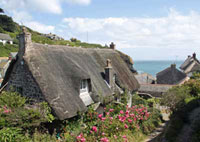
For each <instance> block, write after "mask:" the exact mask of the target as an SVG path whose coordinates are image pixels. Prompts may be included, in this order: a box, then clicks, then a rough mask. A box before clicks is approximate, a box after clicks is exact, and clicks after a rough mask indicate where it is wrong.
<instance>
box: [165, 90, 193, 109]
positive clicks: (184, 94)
mask: <svg viewBox="0 0 200 142" xmlns="http://www.w3.org/2000/svg"><path fill="white" fill-rule="evenodd" d="M189 92H190V90H189V88H188V87H187V86H176V87H173V88H172V89H170V90H169V91H168V92H167V93H165V94H164V96H163V98H162V99H161V104H162V105H164V106H168V107H169V108H170V109H171V110H172V111H176V110H178V109H180V108H181V107H183V106H184V105H185V99H186V98H189V97H191V96H190V93H189Z"/></svg>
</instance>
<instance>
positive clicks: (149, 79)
mask: <svg viewBox="0 0 200 142" xmlns="http://www.w3.org/2000/svg"><path fill="white" fill-rule="evenodd" d="M135 78H136V79H137V81H138V82H139V84H155V83H156V79H155V77H153V76H152V75H150V74H148V73H142V74H137V75H135Z"/></svg>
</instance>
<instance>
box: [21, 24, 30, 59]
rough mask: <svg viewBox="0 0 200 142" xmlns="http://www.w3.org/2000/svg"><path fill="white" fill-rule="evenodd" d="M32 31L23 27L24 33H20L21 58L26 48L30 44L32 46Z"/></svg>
mask: <svg viewBox="0 0 200 142" xmlns="http://www.w3.org/2000/svg"><path fill="white" fill-rule="evenodd" d="M31 43H32V41H31V33H29V32H28V31H27V29H26V27H22V33H21V34H20V35H19V53H18V56H19V58H21V59H22V58H23V56H24V53H25V50H26V48H27V47H28V46H31Z"/></svg>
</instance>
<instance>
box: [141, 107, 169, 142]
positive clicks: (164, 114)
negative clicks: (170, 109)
mask: <svg viewBox="0 0 200 142" xmlns="http://www.w3.org/2000/svg"><path fill="white" fill-rule="evenodd" d="M158 109H160V110H161V114H162V117H163V120H164V121H165V122H164V123H162V124H160V126H159V127H158V128H156V129H155V130H154V131H153V132H152V133H151V134H150V135H149V136H148V137H147V139H145V140H144V142H157V141H156V137H157V136H159V135H160V134H161V133H162V132H163V130H164V129H165V126H166V125H167V122H168V121H169V113H167V112H166V110H167V108H165V107H163V106H159V108H158Z"/></svg>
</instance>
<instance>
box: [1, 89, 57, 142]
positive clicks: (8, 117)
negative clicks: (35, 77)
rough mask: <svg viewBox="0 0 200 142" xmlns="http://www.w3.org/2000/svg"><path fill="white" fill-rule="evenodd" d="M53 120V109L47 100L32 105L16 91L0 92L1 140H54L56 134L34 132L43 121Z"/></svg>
mask: <svg viewBox="0 0 200 142" xmlns="http://www.w3.org/2000/svg"><path fill="white" fill-rule="evenodd" d="M53 120H54V117H53V115H52V114H51V109H50V107H49V106H48V104H47V103H46V102H41V103H34V104H33V105H32V104H29V100H27V99H26V98H24V97H22V96H20V94H18V93H16V92H12V91H10V92H2V93H1V94H0V141H2V142H20V141H23V142H26V141H27V142H30V141H32V139H33V140H34V142H39V141H41V140H44V141H45V140H48V141H49V140H53V137H54V140H55V139H56V137H55V136H51V135H49V134H47V133H42V132H39V131H35V133H34V134H33V132H34V128H41V124H42V123H46V122H52V121H53ZM39 133H40V134H39ZM38 135H40V136H38ZM54 140H53V141H54ZM53 141H52V142H53Z"/></svg>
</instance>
